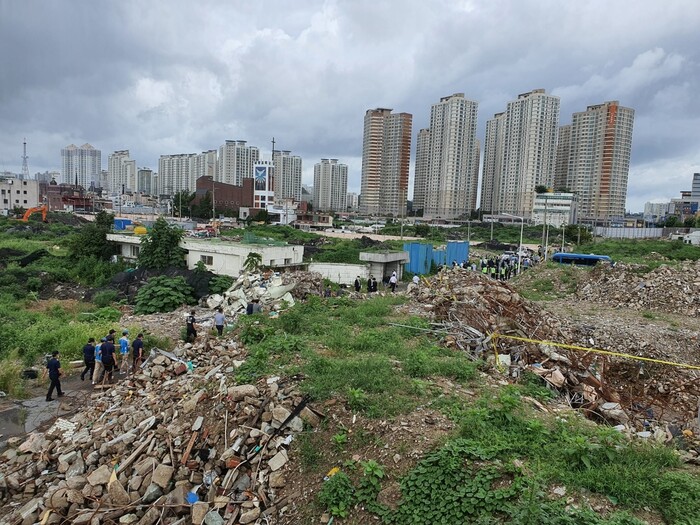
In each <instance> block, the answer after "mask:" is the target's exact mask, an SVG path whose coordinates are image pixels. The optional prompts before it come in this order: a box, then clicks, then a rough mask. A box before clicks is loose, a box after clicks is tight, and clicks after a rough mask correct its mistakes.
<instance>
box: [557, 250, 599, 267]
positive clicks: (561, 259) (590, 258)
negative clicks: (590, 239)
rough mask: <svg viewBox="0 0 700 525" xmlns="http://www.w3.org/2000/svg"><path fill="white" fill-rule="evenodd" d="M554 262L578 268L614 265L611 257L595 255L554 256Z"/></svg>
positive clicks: (570, 254)
mask: <svg viewBox="0 0 700 525" xmlns="http://www.w3.org/2000/svg"><path fill="white" fill-rule="evenodd" d="M552 261H554V262H556V263H561V264H576V265H578V266H595V265H596V264H598V263H599V262H603V263H608V264H610V265H612V264H613V260H612V259H611V258H610V256H609V255H595V254H593V253H589V254H585V253H562V252H557V253H555V254H554V255H552Z"/></svg>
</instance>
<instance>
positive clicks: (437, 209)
mask: <svg viewBox="0 0 700 525" xmlns="http://www.w3.org/2000/svg"><path fill="white" fill-rule="evenodd" d="M478 107H479V104H478V103H477V102H474V101H471V100H467V99H465V98H464V93H455V94H454V95H450V96H447V97H443V98H441V99H440V102H438V103H437V104H433V106H432V108H431V110H430V128H429V132H428V135H429V138H428V148H427V149H428V151H427V166H425V165H422V166H421V167H419V166H418V164H419V161H418V159H417V160H416V172H417V173H420V172H422V171H425V184H424V190H423V191H424V195H425V197H424V202H425V206H424V211H423V216H424V217H430V218H436V217H440V218H448V219H451V218H456V217H459V216H461V215H464V214H468V213H471V212H472V211H474V210H475V209H476V194H477V190H478V186H479V143H478V141H477V139H476V115H477V110H478ZM421 146H422V147H423V148H425V146H424V145H421ZM423 162H425V161H422V162H421V164H422V163H423Z"/></svg>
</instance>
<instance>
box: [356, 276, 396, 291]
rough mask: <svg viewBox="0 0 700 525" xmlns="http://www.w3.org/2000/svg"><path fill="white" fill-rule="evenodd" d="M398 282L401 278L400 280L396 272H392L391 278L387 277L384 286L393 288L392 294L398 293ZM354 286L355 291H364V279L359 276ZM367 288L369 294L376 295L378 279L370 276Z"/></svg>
mask: <svg viewBox="0 0 700 525" xmlns="http://www.w3.org/2000/svg"><path fill="white" fill-rule="evenodd" d="M398 282H399V278H398V275H396V272H392V273H391V276H390V277H386V278H385V279H384V284H385V285H387V286H389V288H391V291H392V292H395V291H396V285H397V284H398ZM353 286H354V287H355V291H356V292H358V293H359V292H360V291H361V290H362V279H361V278H360V276H359V275H358V276H357V277H356V278H355V282H354V284H353ZM366 286H367V293H370V294H371V293H376V292H377V290H378V288H377V286H378V284H377V278H376V277H375V276H374V275H370V276H369V278H368V279H367V284H366Z"/></svg>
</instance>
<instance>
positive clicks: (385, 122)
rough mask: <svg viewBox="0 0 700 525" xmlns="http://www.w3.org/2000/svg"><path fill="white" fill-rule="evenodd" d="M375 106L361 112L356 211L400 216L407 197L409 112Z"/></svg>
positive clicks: (409, 137) (410, 116)
mask: <svg viewBox="0 0 700 525" xmlns="http://www.w3.org/2000/svg"><path fill="white" fill-rule="evenodd" d="M391 111H392V110H391V109H385V108H377V109H370V110H367V112H366V113H365V123H364V136H363V141H362V183H361V191H362V193H361V196H360V212H361V213H364V214H376V215H379V214H381V215H388V214H392V215H394V216H403V215H404V214H405V213H406V199H407V196H408V171H409V166H410V161H411V126H412V122H413V115H411V114H410V113H392V112H391Z"/></svg>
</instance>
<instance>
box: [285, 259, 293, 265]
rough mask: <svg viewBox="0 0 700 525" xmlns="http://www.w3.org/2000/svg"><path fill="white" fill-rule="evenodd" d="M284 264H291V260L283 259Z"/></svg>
mask: <svg viewBox="0 0 700 525" xmlns="http://www.w3.org/2000/svg"><path fill="white" fill-rule="evenodd" d="M284 264H292V260H291V259H285V260H284Z"/></svg>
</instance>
